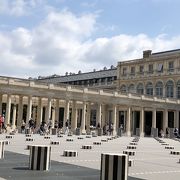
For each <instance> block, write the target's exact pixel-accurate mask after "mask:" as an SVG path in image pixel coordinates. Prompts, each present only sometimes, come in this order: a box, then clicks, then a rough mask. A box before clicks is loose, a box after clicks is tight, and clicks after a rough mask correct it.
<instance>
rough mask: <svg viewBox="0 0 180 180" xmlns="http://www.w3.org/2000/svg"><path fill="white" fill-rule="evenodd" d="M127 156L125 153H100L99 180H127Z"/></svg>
mask: <svg viewBox="0 0 180 180" xmlns="http://www.w3.org/2000/svg"><path fill="white" fill-rule="evenodd" d="M127 177H128V156H127V155H125V154H114V153H106V154H105V153H103V154H101V174H100V180H127Z"/></svg>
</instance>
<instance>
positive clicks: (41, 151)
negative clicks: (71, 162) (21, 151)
mask: <svg viewBox="0 0 180 180" xmlns="http://www.w3.org/2000/svg"><path fill="white" fill-rule="evenodd" d="M50 156H51V147H50V146H47V145H32V146H30V156H29V169H31V170H40V171H47V170H49V167H50Z"/></svg>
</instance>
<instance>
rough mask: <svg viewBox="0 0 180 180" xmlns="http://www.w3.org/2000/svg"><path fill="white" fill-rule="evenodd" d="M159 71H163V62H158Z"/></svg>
mask: <svg viewBox="0 0 180 180" xmlns="http://www.w3.org/2000/svg"><path fill="white" fill-rule="evenodd" d="M157 71H158V72H163V64H158V68H157Z"/></svg>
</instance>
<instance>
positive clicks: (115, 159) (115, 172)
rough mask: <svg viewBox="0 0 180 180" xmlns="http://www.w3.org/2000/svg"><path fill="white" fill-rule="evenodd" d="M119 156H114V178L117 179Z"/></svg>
mask: <svg viewBox="0 0 180 180" xmlns="http://www.w3.org/2000/svg"><path fill="white" fill-rule="evenodd" d="M117 167H118V156H117V155H114V156H113V173H112V174H113V179H117Z"/></svg>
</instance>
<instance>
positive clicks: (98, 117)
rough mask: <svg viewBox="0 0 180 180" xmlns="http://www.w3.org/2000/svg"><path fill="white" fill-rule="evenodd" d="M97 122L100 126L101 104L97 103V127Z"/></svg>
mask: <svg viewBox="0 0 180 180" xmlns="http://www.w3.org/2000/svg"><path fill="white" fill-rule="evenodd" d="M98 124H99V125H100V127H101V104H98V111H97V119H96V127H97V125H98Z"/></svg>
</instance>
